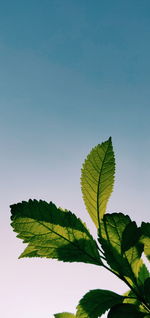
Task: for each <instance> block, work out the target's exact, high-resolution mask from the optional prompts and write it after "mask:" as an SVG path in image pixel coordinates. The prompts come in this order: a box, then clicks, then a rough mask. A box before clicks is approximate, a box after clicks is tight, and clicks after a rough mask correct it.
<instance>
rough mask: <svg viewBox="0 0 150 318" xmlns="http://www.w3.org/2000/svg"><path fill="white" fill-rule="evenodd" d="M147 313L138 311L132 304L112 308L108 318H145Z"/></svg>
mask: <svg viewBox="0 0 150 318" xmlns="http://www.w3.org/2000/svg"><path fill="white" fill-rule="evenodd" d="M144 316H145V313H142V312H140V311H139V310H138V307H137V306H135V305H132V304H119V305H116V306H114V307H112V308H111V309H110V311H109V313H108V316H107V317H108V318H143V317H144Z"/></svg>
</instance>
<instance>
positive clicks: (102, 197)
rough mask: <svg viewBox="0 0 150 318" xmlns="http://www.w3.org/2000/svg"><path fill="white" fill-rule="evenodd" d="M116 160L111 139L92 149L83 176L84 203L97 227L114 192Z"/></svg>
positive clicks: (85, 163)
mask: <svg viewBox="0 0 150 318" xmlns="http://www.w3.org/2000/svg"><path fill="white" fill-rule="evenodd" d="M114 173H115V159H114V152H113V147H112V142H111V138H109V139H108V140H107V141H105V142H103V143H102V144H101V145H98V146H96V147H95V148H93V149H92V151H91V152H90V154H89V155H88V156H87V158H86V160H85V162H84V164H83V168H82V175H81V189H82V193H83V199H84V203H85V205H86V208H87V211H88V212H89V214H90V217H91V218H92V220H93V222H94V224H95V225H96V227H99V225H100V219H102V217H103V215H104V213H105V211H106V205H107V202H108V199H109V197H110V195H111V193H112V190H113V184H114Z"/></svg>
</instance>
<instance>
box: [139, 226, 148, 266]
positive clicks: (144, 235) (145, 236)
mask: <svg viewBox="0 0 150 318" xmlns="http://www.w3.org/2000/svg"><path fill="white" fill-rule="evenodd" d="M140 242H142V243H143V244H144V253H145V255H146V257H147V258H148V260H149V261H150V223H145V222H142V225H141V238H140Z"/></svg>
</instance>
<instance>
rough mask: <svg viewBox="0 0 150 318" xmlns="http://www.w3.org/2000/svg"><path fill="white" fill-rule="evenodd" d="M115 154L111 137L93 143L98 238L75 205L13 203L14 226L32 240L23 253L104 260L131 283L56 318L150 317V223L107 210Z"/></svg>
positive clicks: (92, 199)
mask: <svg viewBox="0 0 150 318" xmlns="http://www.w3.org/2000/svg"><path fill="white" fill-rule="evenodd" d="M114 174H115V158H114V152H113V147H112V141H111V138H109V139H108V140H107V141H105V142H103V143H102V144H101V145H98V146H96V147H95V148H93V149H92V151H91V152H90V154H89V155H88V156H87V158H86V160H85V162H84V164H83V167H82V175H81V188H82V193H83V199H84V202H85V205H86V208H87V211H88V213H89V215H90V217H91V218H92V220H93V222H94V224H95V226H96V227H97V230H98V241H95V240H94V239H93V237H92V235H91V234H90V232H89V230H88V229H87V227H86V225H85V224H84V223H83V222H82V221H81V220H80V219H79V218H77V216H76V215H75V214H73V213H72V212H70V211H67V210H62V209H60V208H57V207H56V206H55V205H54V204H53V203H52V202H50V203H46V202H45V201H41V200H40V201H36V200H29V201H28V202H21V203H17V204H13V205H11V220H12V223H11V225H12V227H13V229H14V231H15V232H17V233H18V235H17V237H19V238H21V239H23V242H24V243H28V245H27V247H26V248H25V250H24V252H23V253H22V254H21V255H20V258H22V257H47V258H54V259H58V260H59V261H64V262H84V263H90V264H95V265H97V266H102V267H104V268H106V269H107V270H108V271H110V272H111V273H113V274H114V275H116V276H117V277H118V278H120V279H121V280H122V281H123V282H124V283H125V284H126V285H127V286H128V288H129V290H128V292H127V293H126V294H124V295H119V294H116V293H114V292H113V291H110V290H103V289H96V290H91V291H89V292H88V293H87V294H86V295H84V296H83V298H82V299H81V300H80V302H79V304H78V306H77V311H76V314H72V313H66V312H64V313H58V314H55V318H97V317H100V316H101V315H102V314H103V313H105V312H106V311H107V310H109V312H108V316H107V317H108V318H117V317H120V316H121V317H122V318H124V317H128V318H130V317H132V318H134V317H135V318H138V317H139V318H140V317H141V318H142V317H143V318H148V317H150V274H149V272H148V269H147V268H146V266H145V264H144V263H143V260H142V257H141V256H142V253H143V252H144V253H145V255H146V257H147V258H148V260H150V223H144V222H142V224H141V227H138V226H137V225H136V222H134V221H132V220H131V219H130V217H129V216H128V215H124V214H123V213H111V214H109V213H106V206H107V202H108V199H109V197H110V195H111V192H112V190H113V184H114Z"/></svg>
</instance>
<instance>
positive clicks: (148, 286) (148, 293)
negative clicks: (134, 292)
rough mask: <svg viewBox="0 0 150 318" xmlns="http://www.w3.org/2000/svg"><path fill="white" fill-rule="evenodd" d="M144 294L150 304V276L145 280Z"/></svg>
mask: <svg viewBox="0 0 150 318" xmlns="http://www.w3.org/2000/svg"><path fill="white" fill-rule="evenodd" d="M144 294H145V298H146V300H147V301H148V303H149V304H150V277H148V278H147V279H146V280H145V282H144Z"/></svg>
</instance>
